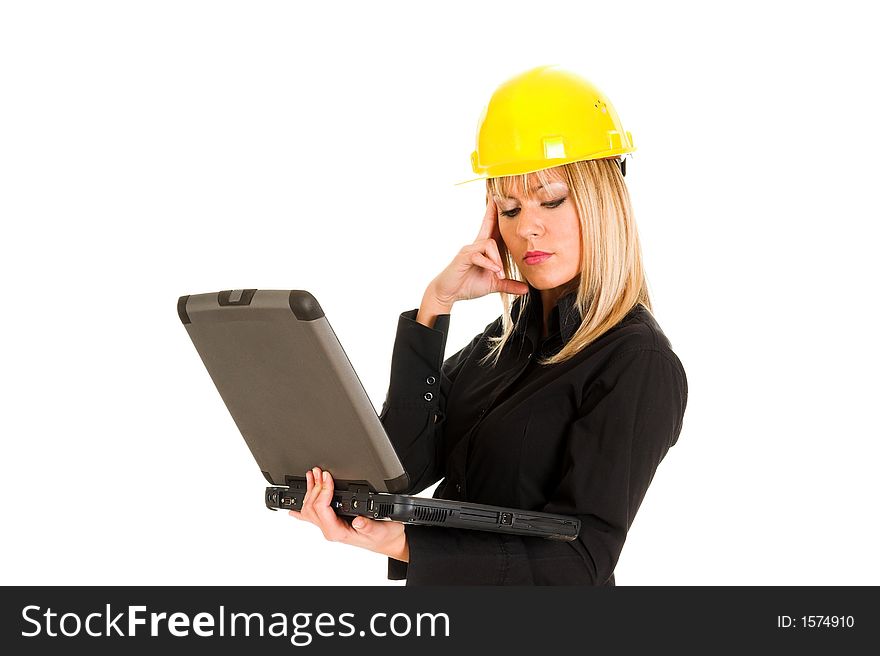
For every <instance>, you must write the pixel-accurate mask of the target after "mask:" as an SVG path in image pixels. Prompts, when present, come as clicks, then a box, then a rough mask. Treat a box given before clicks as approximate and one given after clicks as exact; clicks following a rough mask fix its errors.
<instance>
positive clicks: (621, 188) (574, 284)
mask: <svg viewBox="0 0 880 656" xmlns="http://www.w3.org/2000/svg"><path fill="white" fill-rule="evenodd" d="M554 179H562V180H563V181H564V182H565V183H566V184H568V188H569V197H570V198H571V200H572V201H573V202H574V205H575V207H576V208H577V213H578V219H579V220H580V224H581V238H582V240H583V249H582V252H583V256H582V257H583V259H582V261H581V271H580V275H579V276H576V277H575V278H574V279H573V280H572V281H571V283H570V286H569V287H567V288H566V289H564V290H563V294H566V293H569V292H570V291H574V290H577V294H576V301H575V304H576V306H577V308H578V310H579V311H580V314H581V317H582V320H581V325H580V327H578V329H577V331H576V332H575V333H574V335H572V337H571V339H570V340H569V341H568V342H567V343H566V344H565V345H564V346H563V347H562V349H561V350H560V351H559V352H558V353H556V354H555V355H553V356H551V357H549V358H547V359H543V360H538V363H539V364H542V365H546V364H556V363H560V362H565V361H566V360H569V359H571V358H573V357H574V356H575V355H577V353H578V352H580V351H581V350H582V349H584V348H586V347H587V346H588V345H590V344H591V343H592V342H594V341H595V340H597V339H598V338H599V337H601V336H602V335H603V334H605V333H606V332H607V331H608V330H610V329H611V328H613V327H614V326H615V325H616V324H617V323H618V322H619V321H620V320H621V319H623V318H624V317H625V316H626V315H627V313H628V312H629V311H630V310H632V308H633V307H635V305H637V304H638V303H641V304H642V305H643V306H645V308H647V309H648V311H649V312H651V313H652V314H653V308H652V306H651V299H650V297H649V295H648V284H647V280H646V278H645V272H644V268H643V267H642V252H641V245H640V243H639V235H638V230H637V229H636V222H635V217H634V215H633V209H632V204H631V202H630V197H629V191H628V190H627V188H626V184H625V183H624V180H623V174H622V173H621V171H620V165H619V164H618V163H617V161H616V160H614V159H598V160H583V161H578V162H572V163H569V164H562V165H561V166H557V167H554V168H552V169H544V170H542V171H536V172H534V173H526V174H522V175H512V176H504V177H499V178H489V179H488V180H486V189H487V191H488V192H489V193H490V194H495V195H501V196H509V195H510V194H511V192H513V191H515V190H517V189H519V190H523V193H524V194H525V195H526V197H529V196H530V192H529V191H528V190H529V189H530V188H531V185H532V184H533V183H535V181H536V180H537V181H539V182H540V184H542V185H544V184H548V183H549V182H550V181H552V180H554ZM498 250H499V252H500V255H501V261H502V263H503V266H504V274H505V276H507V277H508V278H511V279H513V280H519V281H522V282H526V281H525V279H524V277H523V275H522V273H521V272H520V270H519V268H518V267H517V265H516V262H515V261H514V260H513V258H512V257H511V255H510V252H509V251H508V250H507V246H506V245H505V244H504V243H503V240H501V241H500V243H499V244H498ZM529 297H530V295H529V294H524V295H522V296H521V297H520V296H519V295H517V294H508V293H501V302H502V305H503V306H504V312H503V313H502V315H501V319H502V332H501V335H498V336H490V337H488V340H489V343H490V348H489V352H488V353H487V354H486V355H485V356H484V357H483V358H482V359H481V360H480V363H481V364H484V363H486V362H487V361H488V360H489V359H493V363H492V364H493V366H494V365H495V364H497V363H498V359H499V358H500V356H501V350H502V349H503V348H504V345H505V344H506V343H507V341H508V339H510V337H511V335H512V334H513V332H514V329H515V328H516V326H515V324H514V322H513V319H512V317H511V312H510V310H511V305H512V302H513V301H514V300H515V299H516V298H521V301H522V303H523V305H522V311H521V312H520V313H519V318H518V320H519V321H525V317H526V316H527V308H528V303H529Z"/></svg>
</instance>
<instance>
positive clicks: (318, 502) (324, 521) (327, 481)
mask: <svg viewBox="0 0 880 656" xmlns="http://www.w3.org/2000/svg"><path fill="white" fill-rule="evenodd" d="M332 500H333V477H332V476H330V474H329V473H328V472H324V473H323V480H322V483H321V493H320V494H319V495H318V496H317V497H315V514H316V515H317V517H318V521H319V522H320V523H319V524H318V525H319V526H320V527H321V531H322V532H323V533H324V537H325V538H326V539H328V540H331V541H334V542H336V541H341V540H343V539H344V536H345V534H346V533H347V532H349V531H350V530H351V529H350V528H349V526H348V524H347V523H346V522H344V521H343V520H342V518H341V517H339V515H337V514H336V512H335V511H334V510H333V508H332V507H331V506H330V503H331V501H332Z"/></svg>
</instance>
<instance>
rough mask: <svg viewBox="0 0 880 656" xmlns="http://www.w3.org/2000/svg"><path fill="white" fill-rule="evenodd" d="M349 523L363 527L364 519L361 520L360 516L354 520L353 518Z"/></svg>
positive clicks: (356, 526)
mask: <svg viewBox="0 0 880 656" xmlns="http://www.w3.org/2000/svg"><path fill="white" fill-rule="evenodd" d="M351 525H352V526H354V527H355V528H363V527H364V520H362V519H361V518H360V517H358V518H357V519H356V520H354V521H353V522H352V523H351Z"/></svg>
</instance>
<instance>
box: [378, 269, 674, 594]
mask: <svg viewBox="0 0 880 656" xmlns="http://www.w3.org/2000/svg"><path fill="white" fill-rule="evenodd" d="M529 293H530V295H531V297H530V299H531V300H530V302H529V308H528V310H529V313H528V317H524V320H525V321H524V322H523V325H521V326H520V327H519V328H518V329H517V331H516V332H515V333H514V334H513V335H512V336H511V339H510V340H509V341H508V343H507V345H506V346H505V348H504V352H502V355H501V359H500V361H499V363H498V365H497V366H496V367H494V368H492V367H491V366H490V365H483V366H480V365H479V364H478V363H477V359H478V358H479V357H480V356H482V355H484V354H485V353H486V352H487V348H488V345H487V337H489V336H492V335H499V334H500V332H501V317H500V316H499V317H498V318H497V319H496V320H495V321H493V322H492V323H490V324H489V325H487V326H486V328H485V330H484V331H483V332H482V333H481V334H479V335H477V336H476V337H474V339H473V340H471V342H470V344H468V345H467V346H465V347H464V348H463V349H461V350H460V351H458V352H457V353H456V354H455V355H453V356H452V357H450V358H448V359H447V360H446V361H445V362H444V360H443V356H444V353H445V347H446V336H447V330H448V327H449V315H448V314H443V315H440V316H438V317H437V319H436V321H435V324H434V327H433V328H428V327H426V326H423V325H422V324H420V323H418V322H417V321H416V320H415V319H416V316H417V314H418V308H416V309H413V310H409V311H407V312H403V313H401V315H400V318H399V320H398V326H397V335H396V338H395V341H394V349H393V353H392V358H391V380H390V384H389V388H388V394H387V396H386V399H385V402H384V404H383V405H382V410H381V413H380V419H381V421H382V424H383V425H384V427H385V430H386V431H387V433H388V435H389V437H390V439H391V441H392V443H393V444H394V447H395V449H396V451H397V453H398V455H399V457H400V458H401V460H402V462H403V464H404V466H405V467H406V470H407V471H408V472H409V474H410V477H411V485H410V488H409V489H408V490H407V492H408V493H418V492H421V491H422V490H424V489H425V488H427V487H429V486H430V485H432V484H434V483H435V482H437V481H438V480H439V479H440V478H441V477H442V478H443V482H442V483H441V484H440V485H439V486H438V487H437V489H436V491H435V492H434V497H435V498H443V499H456V500H464V501H472V502H476V503H486V504H493V505H499V506H510V507H513V508H522V509H525V510H539V511H544V512H552V513H561V514H566V515H575V516H577V517H578V518H579V519H580V520H581V532H580V534H579V536H578V538H577V539H576V540H574V541H572V542H562V541H555V540H548V539H546V538H540V537H531V536H517V535H505V534H500V533H492V532H488V531H478V530H469V529H452V528H441V527H433V526H415V525H407V526H406V535H407V541H408V543H409V563H405V562H402V561H398V560H395V559H393V558H389V559H388V578H389V579H392V580H399V579H403V578H406V579H407V583H406V584H407V585H433V584H439V585H453V584H468V585H567V584H575V585H615V583H614V567H615V565H616V564H617V561H618V558H619V556H620V552H621V549H622V548H623V543H624V540H625V539H626V534H627V531H628V530H629V528H630V525H631V524H632V521H633V518H634V517H635V514H636V511H637V510H638V508H639V505H640V504H641V502H642V499H643V498H644V496H645V492H646V491H647V489H648V485H649V483H650V482H651V479H652V478H653V476H654V472H655V470H656V469H657V466H658V465H659V463H660V461H661V460H662V459H663V457H664V456H665V455H666V452H667V450H668V449H669V448H670V447H671V446H672V445H674V444H675V443H676V442H677V440H678V435H679V433H680V432H681V428H682V420H683V417H684V412H685V407H686V405H687V394H688V389H687V377H686V376H685V372H684V368H683V366H682V364H681V362H680V361H679V359H678V357H677V356H676V355H675V353H674V352H673V351H672V347H671V345H670V342H669V340H668V339H667V338H666V336H665V335H664V334H663V331H662V330H661V329H660V326H659V325H658V324H657V322H656V320H655V319H654V317H653V315H651V313H650V312H649V311H648V310H647V309H646V308H645V307H644V306H642V305H637V306H636V307H635V308H634V309H633V310H632V311H631V312H630V313H629V314H628V315H627V316H626V317H625V318H624V319H623V320H622V321H620V322H619V323H618V324H617V325H616V326H615V327H614V328H612V329H611V330H609V331H608V332H606V333H605V334H604V335H603V336H602V337H600V338H599V339H598V340H597V341H595V342H594V343H593V344H591V345H590V346H588V347H587V348H586V349H584V350H582V351H581V352H580V353H579V354H578V355H577V356H576V357H575V358H573V359H572V360H569V361H568V362H564V363H561V364H556V365H552V366H546V365H538V364H537V363H536V356H538V355H539V354H541V355H547V354H551V353H555V352H557V351H558V350H559V349H560V348H562V345H563V344H564V343H565V342H567V341H568V340H569V339H570V338H571V336H572V334H573V333H574V332H575V331H576V330H577V328H578V327H579V326H580V323H581V316H580V314H579V313H578V311H577V307H576V306H575V304H574V298H575V296H574V292H571V293H569V294H567V295H566V296H563V297H561V298H560V299H559V301H558V302H557V305H556V306H555V307H554V309H553V311H552V315H551V317H550V322H549V325H548V329H549V334H548V336H547V337H546V338H544V339H542V338H541V324H542V320H543V319H542V317H543V314H542V306H541V298H540V293H539V291H538V290H536V289H535V288H533V287H531V286H530V291H529ZM521 306H522V303H521V301H520V299H519V298H517V299H515V300H514V302H513V304H512V306H511V314H512V317H513V318H514V319H516V318H517V316H518V315H519V313H520V310H521Z"/></svg>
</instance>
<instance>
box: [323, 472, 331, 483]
mask: <svg viewBox="0 0 880 656" xmlns="http://www.w3.org/2000/svg"><path fill="white" fill-rule="evenodd" d="M324 480H325V481H329V480H330V474H328V473H327V472H324Z"/></svg>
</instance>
